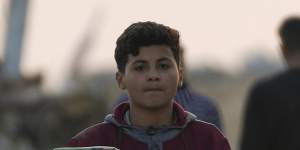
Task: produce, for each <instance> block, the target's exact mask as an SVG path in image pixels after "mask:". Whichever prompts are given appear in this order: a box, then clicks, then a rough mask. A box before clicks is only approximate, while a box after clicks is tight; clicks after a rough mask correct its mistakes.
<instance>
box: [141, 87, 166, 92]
mask: <svg viewBox="0 0 300 150" xmlns="http://www.w3.org/2000/svg"><path fill="white" fill-rule="evenodd" d="M144 91H145V92H161V91H163V90H162V88H157V87H149V88H145V89H144Z"/></svg>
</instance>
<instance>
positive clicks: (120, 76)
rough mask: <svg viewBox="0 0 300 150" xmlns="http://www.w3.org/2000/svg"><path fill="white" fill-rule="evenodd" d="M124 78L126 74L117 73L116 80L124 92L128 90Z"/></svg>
mask: <svg viewBox="0 0 300 150" xmlns="http://www.w3.org/2000/svg"><path fill="white" fill-rule="evenodd" d="M123 77H124V73H122V72H119V71H118V72H117V73H116V80H117V82H118V86H119V88H120V89H122V90H124V89H126V86H125V84H124V81H123Z"/></svg>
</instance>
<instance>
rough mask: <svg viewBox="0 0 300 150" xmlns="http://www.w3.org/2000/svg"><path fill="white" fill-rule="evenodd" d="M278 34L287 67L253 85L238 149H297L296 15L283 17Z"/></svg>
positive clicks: (299, 60)
mask: <svg viewBox="0 0 300 150" xmlns="http://www.w3.org/2000/svg"><path fill="white" fill-rule="evenodd" d="M279 36H280V39H281V52H282V55H283V56H284V59H285V60H286V64H287V70H285V71H283V72H281V73H279V74H276V75H273V76H271V77H269V78H264V79H261V80H259V81H257V82H256V83H255V84H254V85H253V87H252V89H251V91H250V94H249V97H248V101H247V105H246V110H245V119H244V127H243V133H242V136H241V150H299V149H300V142H299V135H300V118H299V115H300V17H299V16H293V17H289V18H287V19H286V20H284V22H283V23H282V24H281V26H280V28H279Z"/></svg>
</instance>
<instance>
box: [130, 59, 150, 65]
mask: <svg viewBox="0 0 300 150" xmlns="http://www.w3.org/2000/svg"><path fill="white" fill-rule="evenodd" d="M137 63H147V61H146V60H142V59H138V60H135V61H134V62H133V63H132V64H137Z"/></svg>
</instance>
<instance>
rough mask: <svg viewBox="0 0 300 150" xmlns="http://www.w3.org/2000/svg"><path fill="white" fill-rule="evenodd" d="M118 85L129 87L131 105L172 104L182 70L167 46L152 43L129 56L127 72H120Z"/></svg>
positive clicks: (155, 107)
mask: <svg viewBox="0 0 300 150" xmlns="http://www.w3.org/2000/svg"><path fill="white" fill-rule="evenodd" d="M117 81H118V84H119V87H120V88H122V89H127V90H128V93H129V96H130V101H131V105H132V106H133V107H139V108H142V109H148V110H149V109H160V108H165V107H169V105H170V103H172V99H173V98H174V96H175V94H176V90H177V87H178V84H179V82H181V81H182V71H181V69H180V70H179V69H178V67H177V64H176V61H175V58H174V55H173V53H172V50H171V49H170V47H168V46H164V45H152V46H145V47H141V48H140V49H139V55H137V56H133V55H129V57H128V62H127V64H126V67H125V72H124V73H121V72H118V73H117Z"/></svg>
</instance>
